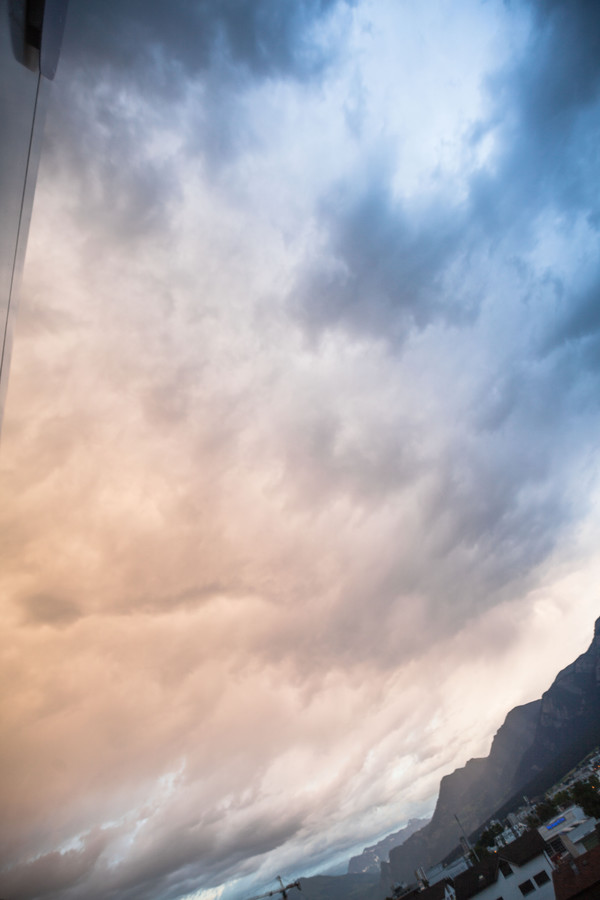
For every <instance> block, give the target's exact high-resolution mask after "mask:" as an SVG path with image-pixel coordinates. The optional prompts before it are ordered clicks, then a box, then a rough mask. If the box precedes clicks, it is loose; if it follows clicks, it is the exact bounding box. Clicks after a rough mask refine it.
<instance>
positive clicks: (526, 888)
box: [519, 878, 535, 897]
mask: <svg viewBox="0 0 600 900" xmlns="http://www.w3.org/2000/svg"><path fill="white" fill-rule="evenodd" d="M519 890H520V891H521V893H522V894H523V896H524V897H526V896H527V894H531V892H532V891H535V888H534V886H533V884H532V883H531V879H529V878H528V879H527V881H524V882H523V883H522V884H520V885H519Z"/></svg>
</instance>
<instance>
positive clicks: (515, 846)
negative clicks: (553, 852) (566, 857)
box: [498, 829, 546, 866]
mask: <svg viewBox="0 0 600 900" xmlns="http://www.w3.org/2000/svg"><path fill="white" fill-rule="evenodd" d="M545 849H546V842H545V841H544V838H543V837H542V836H541V835H540V834H539V832H538V831H537V830H536V829H533V830H531V831H526V832H525V834H522V835H521V837H518V838H517V839H516V840H514V841H512V842H511V843H510V844H507V845H506V847H502V849H501V850H498V858H499V859H505V860H507V862H511V863H514V864H515V865H516V866H523V865H525V863H527V862H529V860H530V859H535V857H536V856H540V854H542V853H543V852H544V850H545Z"/></svg>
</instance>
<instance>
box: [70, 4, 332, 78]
mask: <svg viewBox="0 0 600 900" xmlns="http://www.w3.org/2000/svg"><path fill="white" fill-rule="evenodd" d="M338 2H340V0H301V2H298V3H293V4H288V3H286V4H281V3H279V2H277V0H242V2H236V0H199V2H191V0H177V2H175V3H171V4H169V6H168V7H167V6H165V5H164V4H163V3H160V2H150V3H147V2H144V0H130V2H128V3H126V4H123V3H119V2H118V0H109V2H106V3H102V2H90V3H86V2H79V3H76V2H74V3H73V4H72V9H70V11H69V23H68V30H67V38H66V40H67V45H66V48H65V54H66V56H67V58H68V59H69V60H70V59H71V58H72V59H73V60H76V61H77V63H78V64H79V65H81V67H82V68H87V67H90V66H93V65H95V64H96V65H97V64H99V65H101V66H109V67H110V68H114V67H117V68H119V69H120V70H121V76H122V77H124V78H125V79H127V78H128V77H131V78H133V79H134V80H135V81H137V82H138V83H139V82H140V81H141V80H142V79H143V78H145V77H147V75H148V72H150V73H151V78H152V88H154V89H159V90H160V88H161V87H164V85H165V84H166V83H167V82H171V83H172V86H173V87H174V88H175V89H177V90H178V89H180V88H181V87H182V83H183V82H184V80H185V79H186V78H190V77H192V78H194V77H197V76H198V75H199V74H201V73H202V72H203V71H205V70H206V69H207V68H209V67H210V66H211V65H213V64H215V63H216V62H218V61H219V60H221V59H226V60H228V61H230V62H231V63H233V64H234V65H238V66H240V67H241V68H242V69H244V70H246V72H247V73H248V75H250V76H253V77H269V76H292V77H300V78H304V77H310V76H311V75H313V74H314V73H315V72H316V71H318V70H319V69H320V68H321V67H322V66H323V64H324V62H325V61H326V57H324V55H323V50H322V48H321V47H320V46H319V43H318V41H317V42H315V40H314V33H313V29H314V28H315V26H316V25H318V23H319V21H320V20H323V19H325V18H326V16H327V14H328V13H329V12H330V11H331V9H332V8H333V7H334V6H335V5H336V3H338ZM343 2H347V0H343ZM177 83H179V84H177Z"/></svg>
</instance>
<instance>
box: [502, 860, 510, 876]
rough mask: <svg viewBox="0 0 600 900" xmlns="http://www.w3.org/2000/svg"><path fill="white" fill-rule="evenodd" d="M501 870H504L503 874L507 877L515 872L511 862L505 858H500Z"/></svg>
mask: <svg viewBox="0 0 600 900" xmlns="http://www.w3.org/2000/svg"><path fill="white" fill-rule="evenodd" d="M500 871H501V872H502V874H503V875H504V877H505V878H510V876H511V875H512V874H513V870H512V869H511V867H510V863H507V862H506V860H504V859H501V860H500Z"/></svg>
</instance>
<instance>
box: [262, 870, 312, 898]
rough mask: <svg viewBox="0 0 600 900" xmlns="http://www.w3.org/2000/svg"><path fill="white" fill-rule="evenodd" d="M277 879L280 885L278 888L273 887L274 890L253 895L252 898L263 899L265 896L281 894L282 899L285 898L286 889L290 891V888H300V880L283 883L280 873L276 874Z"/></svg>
mask: <svg viewBox="0 0 600 900" xmlns="http://www.w3.org/2000/svg"><path fill="white" fill-rule="evenodd" d="M277 881H278V882H279V885H280V886H279V887H278V888H275V890H274V891H269V892H268V893H267V894H260V896H258V897H253V900H264V898H265V897H274V896H275V895H276V894H281V898H282V900H287V895H288V891H291V889H292V888H298V890H299V891H301V890H302V887H301V885H300V881H292V882H291V883H290V884H284V883H283V880H282V878H281V875H278V876H277Z"/></svg>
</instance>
